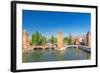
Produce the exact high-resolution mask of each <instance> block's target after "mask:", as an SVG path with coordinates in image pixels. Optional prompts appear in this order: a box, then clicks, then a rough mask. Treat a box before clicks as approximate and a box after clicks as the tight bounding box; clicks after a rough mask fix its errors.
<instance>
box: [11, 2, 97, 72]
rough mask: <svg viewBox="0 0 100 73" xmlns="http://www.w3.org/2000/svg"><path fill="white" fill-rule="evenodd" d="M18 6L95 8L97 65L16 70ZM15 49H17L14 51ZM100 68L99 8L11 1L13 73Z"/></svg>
mask: <svg viewBox="0 0 100 73" xmlns="http://www.w3.org/2000/svg"><path fill="white" fill-rule="evenodd" d="M17 4H36V5H37V4H38V5H52V6H67V7H82V8H95V9H96V35H95V36H96V59H95V60H96V64H95V65H84V66H73V67H53V68H39V69H23V70H17V69H16V63H17V62H16V5H17ZM14 48H15V49H14ZM90 67H98V7H97V6H90V5H75V4H58V3H44V2H29V1H11V71H12V72H25V71H42V70H55V69H75V68H90Z"/></svg>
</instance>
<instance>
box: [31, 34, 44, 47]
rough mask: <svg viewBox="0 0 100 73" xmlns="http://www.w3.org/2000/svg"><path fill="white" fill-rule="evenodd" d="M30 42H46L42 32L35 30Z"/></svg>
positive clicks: (38, 43)
mask: <svg viewBox="0 0 100 73" xmlns="http://www.w3.org/2000/svg"><path fill="white" fill-rule="evenodd" d="M32 44H35V45H44V44H46V37H44V36H42V34H41V33H39V32H35V33H34V34H33V35H32Z"/></svg>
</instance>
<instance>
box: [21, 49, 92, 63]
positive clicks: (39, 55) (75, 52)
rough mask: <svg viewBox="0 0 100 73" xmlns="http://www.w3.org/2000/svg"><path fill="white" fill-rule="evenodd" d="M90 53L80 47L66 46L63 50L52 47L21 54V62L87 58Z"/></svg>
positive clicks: (89, 56)
mask: <svg viewBox="0 0 100 73" xmlns="http://www.w3.org/2000/svg"><path fill="white" fill-rule="evenodd" d="M90 58H91V53H89V52H86V51H84V50H82V49H80V48H66V50H64V51H58V50H54V49H47V50H31V51H29V52H27V53H23V54H22V61H23V63H28V62H46V61H67V60H88V59H90Z"/></svg>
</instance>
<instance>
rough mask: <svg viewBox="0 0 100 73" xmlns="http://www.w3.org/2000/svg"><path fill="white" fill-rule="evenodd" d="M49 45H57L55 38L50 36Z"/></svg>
mask: <svg viewBox="0 0 100 73" xmlns="http://www.w3.org/2000/svg"><path fill="white" fill-rule="evenodd" d="M50 43H51V44H52V45H54V43H57V39H56V37H54V36H53V35H52V37H51V38H50Z"/></svg>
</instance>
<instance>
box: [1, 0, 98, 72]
mask: <svg viewBox="0 0 100 73" xmlns="http://www.w3.org/2000/svg"><path fill="white" fill-rule="evenodd" d="M10 1H11V0H0V73H11V72H10ZM31 1H32V0H31ZM33 1H47V2H58V3H69V4H70V3H73V4H76V3H77V4H89V5H98V6H99V7H100V5H99V4H100V0H33ZM98 13H100V9H99V12H98ZM98 16H100V14H99V15H98ZM99 19H100V17H98V20H99ZM99 23H100V22H99ZM99 23H98V24H99ZM98 26H100V25H98ZM99 31H100V28H99ZM99 37H100V34H99ZM98 40H100V38H99V39H98ZM99 43H100V41H99ZM99 48H100V46H99ZM99 48H98V53H99V54H98V55H99V56H100V49H99ZM99 61H100V57H99ZM99 66H100V63H99ZM99 68H100V67H98V68H81V69H65V70H51V71H38V72H36V73H52V72H54V73H99V72H100V69H99ZM30 73H33V72H30Z"/></svg>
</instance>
